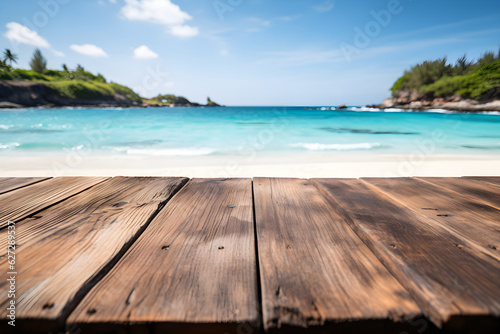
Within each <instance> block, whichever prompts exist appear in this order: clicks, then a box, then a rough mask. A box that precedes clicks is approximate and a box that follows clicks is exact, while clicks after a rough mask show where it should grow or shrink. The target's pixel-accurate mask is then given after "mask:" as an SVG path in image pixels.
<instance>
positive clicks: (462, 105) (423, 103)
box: [371, 90, 500, 111]
mask: <svg viewBox="0 0 500 334" xmlns="http://www.w3.org/2000/svg"><path fill="white" fill-rule="evenodd" d="M371 107H376V108H381V109H387V108H399V109H412V110H429V109H445V110H456V111H500V99H496V98H495V99H490V100H483V101H477V100H473V99H464V98H462V97H461V96H460V95H458V94H456V95H453V96H449V97H438V98H434V97H433V96H432V95H429V94H422V93H419V92H417V91H409V90H403V91H400V92H397V93H396V94H395V95H394V96H393V97H392V98H390V99H385V100H384V102H382V104H379V105H374V106H371Z"/></svg>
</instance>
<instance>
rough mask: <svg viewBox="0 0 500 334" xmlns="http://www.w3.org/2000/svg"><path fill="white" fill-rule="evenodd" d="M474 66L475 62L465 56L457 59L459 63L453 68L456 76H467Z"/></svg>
mask: <svg viewBox="0 0 500 334" xmlns="http://www.w3.org/2000/svg"><path fill="white" fill-rule="evenodd" d="M473 65H474V62H473V61H470V60H468V59H467V55H463V56H462V57H460V58H458V59H457V63H456V65H455V67H454V68H453V72H454V74H455V75H463V74H466V73H467V72H468V71H469V70H470V69H472V67H473Z"/></svg>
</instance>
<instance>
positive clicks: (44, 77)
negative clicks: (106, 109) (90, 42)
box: [0, 50, 142, 103]
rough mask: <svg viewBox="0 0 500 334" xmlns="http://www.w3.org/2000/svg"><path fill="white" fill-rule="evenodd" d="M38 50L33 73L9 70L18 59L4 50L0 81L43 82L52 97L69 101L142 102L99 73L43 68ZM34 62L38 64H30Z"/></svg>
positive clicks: (126, 89) (129, 91)
mask: <svg viewBox="0 0 500 334" xmlns="http://www.w3.org/2000/svg"><path fill="white" fill-rule="evenodd" d="M37 51H38V50H37ZM37 51H35V54H34V58H33V59H32V63H31V67H32V70H22V69H14V68H13V67H12V65H11V64H12V63H13V62H15V61H16V60H17V57H16V56H15V55H14V59H12V58H11V57H9V56H8V53H10V51H9V50H6V51H5V53H4V59H3V60H1V61H0V79H1V80H25V81H32V82H39V83H43V84H45V85H46V86H47V87H48V88H49V89H50V91H51V93H52V94H54V95H57V96H60V97H63V98H69V99H83V100H96V99H100V98H102V97H111V96H113V95H114V94H115V93H118V94H121V95H124V96H126V97H127V98H129V99H130V100H131V101H132V102H138V103H140V102H142V99H141V97H140V96H139V95H137V94H136V93H135V92H134V91H133V90H132V89H130V88H128V87H126V86H122V85H119V84H117V83H114V82H107V80H106V79H105V78H104V77H103V76H102V75H101V74H97V75H95V74H92V73H90V72H88V71H86V70H85V69H84V68H83V67H82V66H80V65H78V67H77V68H76V69H74V70H70V69H68V68H67V66H66V65H63V70H49V69H46V68H45V67H46V62H45V61H44V59H43V56H42V55H41V53H39V54H38V57H42V58H38V59H37ZM10 55H11V56H13V55H12V54H10ZM9 60H10V64H9ZM34 61H35V62H37V63H36V64H35V63H33V62H34ZM35 70H36V71H35Z"/></svg>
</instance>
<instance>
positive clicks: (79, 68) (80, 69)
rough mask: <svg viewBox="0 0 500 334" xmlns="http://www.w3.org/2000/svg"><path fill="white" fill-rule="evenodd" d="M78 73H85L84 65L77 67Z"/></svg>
mask: <svg viewBox="0 0 500 334" xmlns="http://www.w3.org/2000/svg"><path fill="white" fill-rule="evenodd" d="M76 71H77V72H85V69H84V68H83V66H82V65H80V64H78V65H77V66H76Z"/></svg>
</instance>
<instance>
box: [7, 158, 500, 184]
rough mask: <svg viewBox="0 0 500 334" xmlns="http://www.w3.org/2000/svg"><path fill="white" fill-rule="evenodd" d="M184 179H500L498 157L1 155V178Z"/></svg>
mask: <svg viewBox="0 0 500 334" xmlns="http://www.w3.org/2000/svg"><path fill="white" fill-rule="evenodd" d="M118 175H124V176H187V177H208V178H213V177H254V176H269V177H300V178H311V177H339V178H341V177H348V178H352V177H354V178H358V177H407V176H450V177H451V176H453V177H460V176H500V156H499V155H464V154H460V155H449V154H446V155H442V154H435V155H428V156H426V155H424V154H421V153H418V152H415V153H412V154H407V155H405V154H391V155H370V154H360V153H357V154H356V153H343V154H325V153H310V154H304V155H300V156H296V155H276V154H274V155H273V154H269V153H266V154H264V153H260V154H257V155H255V156H217V155H213V156H202V157H150V156H131V155H111V156H109V155H98V154H93V155H88V156H79V155H74V154H59V155H50V156H49V155H36V156H21V155H12V156H4V157H2V159H1V163H0V176H1V177H21V176H118Z"/></svg>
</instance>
